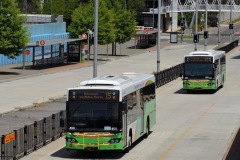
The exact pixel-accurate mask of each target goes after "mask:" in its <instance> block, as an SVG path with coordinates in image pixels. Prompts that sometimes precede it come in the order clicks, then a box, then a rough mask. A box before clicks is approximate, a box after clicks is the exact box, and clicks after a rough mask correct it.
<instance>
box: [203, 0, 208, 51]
mask: <svg viewBox="0 0 240 160" xmlns="http://www.w3.org/2000/svg"><path fill="white" fill-rule="evenodd" d="M207 6H208V0H206V8H205V27H204V28H205V31H206V33H207V34H208V32H207V15H208V7H207ZM204 50H207V38H205V39H204Z"/></svg>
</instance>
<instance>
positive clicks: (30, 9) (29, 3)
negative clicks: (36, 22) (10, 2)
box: [18, 0, 41, 14]
mask: <svg viewBox="0 0 240 160" xmlns="http://www.w3.org/2000/svg"><path fill="white" fill-rule="evenodd" d="M18 7H19V9H20V11H21V13H26V14H27V13H28V14H29V13H30V14H32V13H34V14H36V13H40V11H41V0H18Z"/></svg>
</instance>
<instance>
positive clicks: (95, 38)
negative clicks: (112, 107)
mask: <svg viewBox="0 0 240 160" xmlns="http://www.w3.org/2000/svg"><path fill="white" fill-rule="evenodd" d="M94 13H95V14H94V63H93V78H95V77H97V50H98V0H95V1H94Z"/></svg>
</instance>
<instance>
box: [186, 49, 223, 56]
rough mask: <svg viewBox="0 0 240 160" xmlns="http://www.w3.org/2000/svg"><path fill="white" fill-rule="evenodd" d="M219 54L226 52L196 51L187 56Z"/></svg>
mask: <svg viewBox="0 0 240 160" xmlns="http://www.w3.org/2000/svg"><path fill="white" fill-rule="evenodd" d="M219 54H225V51H216V50H207V51H194V52H190V53H189V54H188V55H187V56H194V55H196V56H207V55H209V56H215V55H219Z"/></svg>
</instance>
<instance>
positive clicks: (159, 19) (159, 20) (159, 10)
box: [157, 0, 161, 73]
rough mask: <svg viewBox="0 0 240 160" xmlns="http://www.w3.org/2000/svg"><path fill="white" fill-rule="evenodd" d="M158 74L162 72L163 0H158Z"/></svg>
mask: <svg viewBox="0 0 240 160" xmlns="http://www.w3.org/2000/svg"><path fill="white" fill-rule="evenodd" d="M157 34H158V36H157V39H158V40H157V73H159V72H160V44H161V43H160V39H161V37H160V36H161V0H158V32H157Z"/></svg>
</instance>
